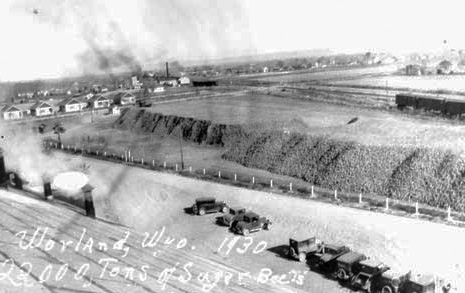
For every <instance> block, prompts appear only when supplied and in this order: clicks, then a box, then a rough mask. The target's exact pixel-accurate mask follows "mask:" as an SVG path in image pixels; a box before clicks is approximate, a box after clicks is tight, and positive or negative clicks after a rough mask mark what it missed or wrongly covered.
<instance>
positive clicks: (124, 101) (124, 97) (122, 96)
mask: <svg viewBox="0 0 465 293" xmlns="http://www.w3.org/2000/svg"><path fill="white" fill-rule="evenodd" d="M113 103H114V104H115V105H121V106H124V105H133V104H135V103H136V97H135V96H134V95H133V94H131V93H128V92H119V93H117V94H115V95H114V96H113Z"/></svg>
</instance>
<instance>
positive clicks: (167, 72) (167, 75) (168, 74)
mask: <svg viewBox="0 0 465 293" xmlns="http://www.w3.org/2000/svg"><path fill="white" fill-rule="evenodd" d="M165 65H166V77H170V71H169V70H168V62H166V63H165Z"/></svg>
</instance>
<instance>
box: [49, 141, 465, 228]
mask: <svg viewBox="0 0 465 293" xmlns="http://www.w3.org/2000/svg"><path fill="white" fill-rule="evenodd" d="M44 146H45V147H46V148H48V149H57V150H61V151H64V152H66V153H71V154H76V155H83V156H87V157H91V158H97V159H101V160H106V161H111V162H116V163H122V164H125V165H130V166H134V167H139V168H144V169H149V170H155V171H161V172H169V173H174V174H179V175H182V176H185V177H191V178H196V179H200V180H208V181H213V182H217V183H222V184H229V185H234V186H239V187H244V188H248V189H253V190H262V191H269V192H273V193H278V194H284V195H289V196H295V197H300V198H307V199H312V200H318V201H322V202H327V203H333V204H338V205H344V206H349V207H354V208H362V209H368V210H374V211H380V212H385V213H392V214H397V215H403V216H409V217H414V218H422V219H427V220H434V221H437V220H440V221H442V222H446V223H448V224H452V225H458V226H465V214H463V213H460V212H456V211H452V209H451V207H449V208H448V209H447V210H444V209H440V208H435V207H431V206H428V205H424V204H420V203H419V202H414V203H411V202H405V201H399V200H396V199H392V198H389V197H383V196H379V195H375V194H361V193H359V194H355V193H347V192H341V191H339V190H337V189H336V190H328V189H324V188H320V187H317V186H313V185H311V184H308V183H304V182H301V181H299V180H297V179H294V180H292V179H290V180H286V179H283V178H279V176H278V175H277V176H276V177H273V178H264V177H263V176H254V175H253V176H251V175H250V174H244V173H239V172H231V171H225V170H219V169H211V168H202V167H200V168H199V167H193V166H187V167H185V168H184V169H182V168H181V164H179V163H171V162H160V161H158V160H153V159H147V158H144V157H139V158H135V157H134V156H133V154H132V153H131V151H130V150H127V151H125V152H124V153H113V152H109V151H105V150H95V149H91V148H87V149H86V148H79V147H77V146H71V145H63V144H61V145H60V144H59V143H57V142H56V141H53V140H47V141H44Z"/></svg>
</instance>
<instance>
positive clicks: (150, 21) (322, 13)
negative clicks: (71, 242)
mask: <svg viewBox="0 0 465 293" xmlns="http://www.w3.org/2000/svg"><path fill="white" fill-rule="evenodd" d="M462 7H463V5H462V4H461V2H460V1H447V0H443V1H418V0H403V1H400V0H352V1H347V0H321V1H320V0H286V1H282V0H279V1H278V0H227V1H218V0H158V1H152V0H132V1H120V0H76V1H71V0H2V1H0V35H1V36H3V39H4V41H3V42H2V45H1V46H0V81H6V80H28V79H38V78H50V77H58V76H66V75H78V74H83V73H92V72H111V71H112V70H114V69H115V68H120V67H121V66H123V67H125V66H126V67H128V68H130V69H135V68H138V67H143V68H144V69H145V67H147V66H151V65H150V64H156V63H160V62H163V61H164V60H180V61H181V63H182V60H191V59H209V58H221V57H232V56H241V55H250V54H255V53H269V52H280V51H297V50H309V49H326V48H328V49H332V50H333V51H335V52H342V53H344V52H365V51H383V52H393V53H403V52H409V51H431V50H441V49H443V48H444V47H445V45H444V42H443V41H444V40H447V46H448V47H450V48H457V49H460V48H465V38H464V37H462V33H461V29H462V28H463V27H465V18H464V17H463V16H462V15H461V14H462ZM34 9H37V12H38V13H37V14H35V13H33V10H34Z"/></svg>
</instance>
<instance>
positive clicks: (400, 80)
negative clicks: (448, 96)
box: [331, 75, 465, 92]
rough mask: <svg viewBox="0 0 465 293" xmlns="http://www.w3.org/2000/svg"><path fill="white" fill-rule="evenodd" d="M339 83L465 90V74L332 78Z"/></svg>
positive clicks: (413, 88) (434, 89) (414, 88)
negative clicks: (350, 78)
mask: <svg viewBox="0 0 465 293" xmlns="http://www.w3.org/2000/svg"><path fill="white" fill-rule="evenodd" d="M331 83H335V84H339V85H356V86H382V87H386V85H387V87H388V88H408V89H411V90H413V91H414V90H416V89H420V90H429V91H436V90H442V91H457V92H465V75H425V76H401V75H391V76H383V77H368V78H364V77H362V78H357V79H352V80H336V79H335V80H332V81H331Z"/></svg>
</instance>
